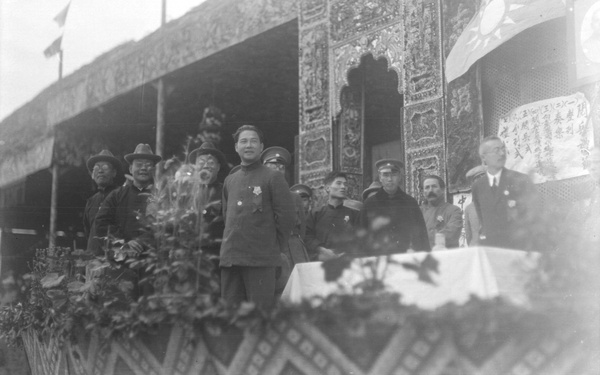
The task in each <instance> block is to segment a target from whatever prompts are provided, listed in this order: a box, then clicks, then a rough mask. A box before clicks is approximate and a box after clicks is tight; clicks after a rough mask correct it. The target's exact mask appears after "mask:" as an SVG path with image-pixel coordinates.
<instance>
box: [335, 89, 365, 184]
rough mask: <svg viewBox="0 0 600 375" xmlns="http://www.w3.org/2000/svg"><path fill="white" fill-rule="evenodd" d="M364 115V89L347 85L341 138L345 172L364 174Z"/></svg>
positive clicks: (344, 93)
mask: <svg viewBox="0 0 600 375" xmlns="http://www.w3.org/2000/svg"><path fill="white" fill-rule="evenodd" d="M363 116H364V113H363V103H362V91H361V90H360V88H356V87H346V88H345V89H344V90H343V93H342V112H341V114H340V139H339V142H340V167H341V170H342V171H344V172H350V173H358V174H362V170H363V168H362V163H363V157H362V156H363V146H362V145H363ZM361 185H362V184H361Z"/></svg>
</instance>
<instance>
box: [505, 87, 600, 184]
mask: <svg viewBox="0 0 600 375" xmlns="http://www.w3.org/2000/svg"><path fill="white" fill-rule="evenodd" d="M589 116H590V105H589V103H588V101H587V99H586V98H585V96H584V95H583V94H582V93H576V94H573V95H570V96H563V97H558V98H552V99H547V100H542V101H539V102H535V103H530V104H526V105H523V106H521V107H518V108H515V109H513V110H512V111H510V112H509V113H508V114H507V115H506V116H505V117H503V118H501V119H500V121H499V126H498V136H499V137H500V138H502V139H503V140H504V143H505V144H506V152H507V155H506V165H505V166H506V168H508V169H514V170H516V171H519V172H521V173H525V174H530V175H531V176H532V178H533V182H535V183H542V182H546V181H554V180H563V179H567V178H572V177H577V176H582V175H584V174H587V173H588V172H587V170H586V169H585V161H586V159H587V156H588V153H589V150H590V149H591V148H592V147H593V140H594V137H593V134H592V128H593V126H592V123H591V121H588V118H589Z"/></svg>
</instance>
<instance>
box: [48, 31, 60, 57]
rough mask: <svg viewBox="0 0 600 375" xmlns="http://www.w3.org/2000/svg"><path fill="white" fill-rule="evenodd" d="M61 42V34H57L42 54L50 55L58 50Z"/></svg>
mask: <svg viewBox="0 0 600 375" xmlns="http://www.w3.org/2000/svg"><path fill="white" fill-rule="evenodd" d="M61 43H62V35H61V36H59V37H58V38H57V39H56V40H55V41H54V42H52V44H50V46H48V48H46V49H45V50H44V56H46V57H52V56H54V55H56V54H57V53H59V52H60V45H61Z"/></svg>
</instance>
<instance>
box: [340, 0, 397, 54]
mask: <svg viewBox="0 0 600 375" xmlns="http://www.w3.org/2000/svg"><path fill="white" fill-rule="evenodd" d="M402 5H403V2H402V1H399V0H332V1H331V15H330V25H331V41H332V44H335V43H338V42H341V41H344V40H347V39H349V38H352V37H354V36H357V35H363V34H366V33H368V32H370V31H372V30H375V29H376V28H378V27H381V26H384V25H387V24H388V23H390V22H393V21H394V20H398V19H400V18H401V17H402Z"/></svg>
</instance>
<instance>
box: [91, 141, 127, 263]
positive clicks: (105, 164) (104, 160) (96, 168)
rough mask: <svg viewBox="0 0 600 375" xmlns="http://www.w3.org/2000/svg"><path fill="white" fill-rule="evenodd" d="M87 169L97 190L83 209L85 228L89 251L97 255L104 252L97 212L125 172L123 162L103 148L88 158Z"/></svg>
mask: <svg viewBox="0 0 600 375" xmlns="http://www.w3.org/2000/svg"><path fill="white" fill-rule="evenodd" d="M86 165H87V169H88V171H89V172H90V174H91V176H92V180H94V182H95V183H96V187H97V189H98V190H97V191H96V193H95V194H94V195H92V196H91V197H89V198H88V200H87V201H86V203H85V209H84V210H83V229H84V232H85V237H86V238H87V247H86V249H87V250H88V251H91V252H93V253H94V254H95V255H101V254H102V241H100V239H99V238H97V235H96V228H95V226H94V223H95V219H96V214H97V213H98V209H99V208H100V205H101V204H102V202H103V201H104V199H105V198H106V196H107V195H108V193H110V192H111V191H113V190H114V189H115V188H116V187H117V184H116V180H117V178H120V177H121V175H122V174H123V172H122V170H121V169H122V168H121V162H120V161H119V159H117V158H115V157H114V156H113V154H112V152H110V151H109V150H102V151H100V153H99V154H97V155H94V156H92V157H90V158H89V159H88V160H87V163H86Z"/></svg>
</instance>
